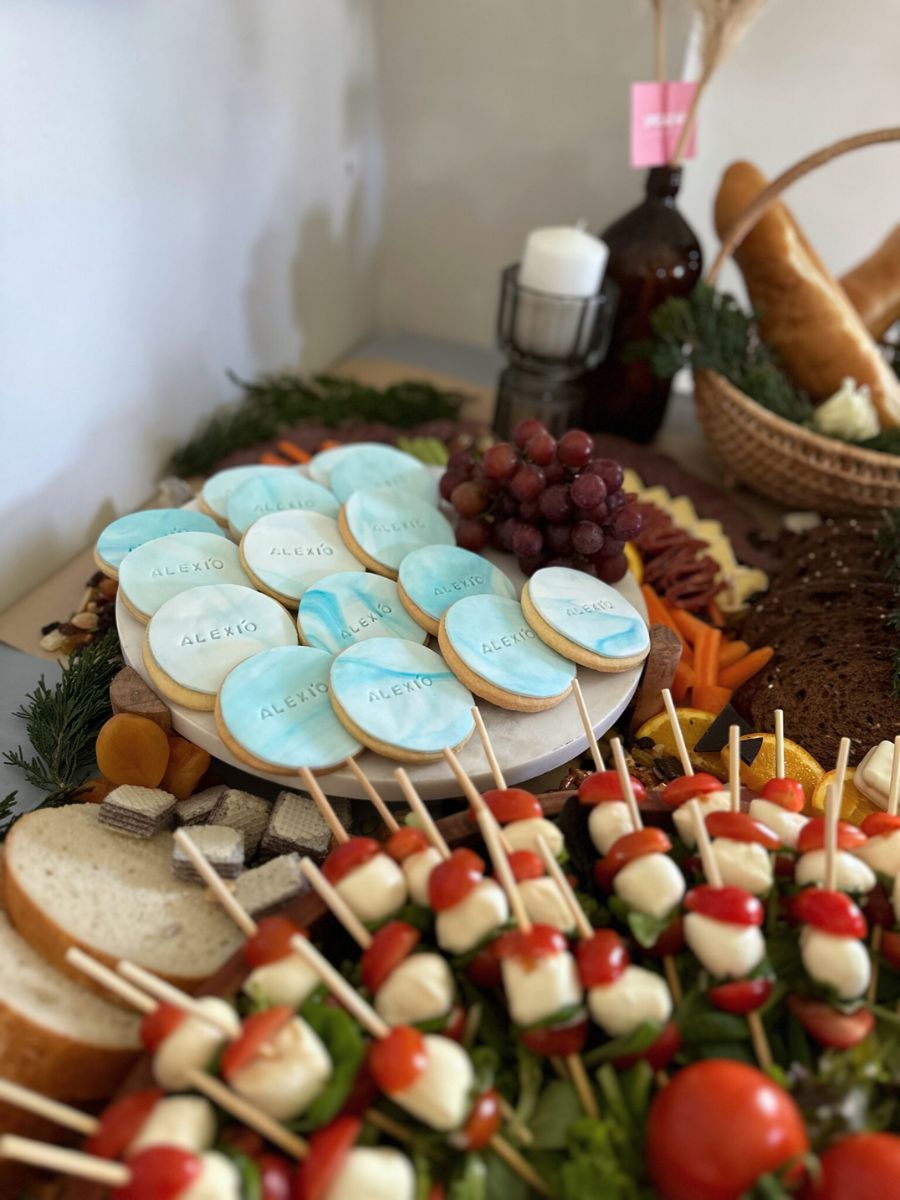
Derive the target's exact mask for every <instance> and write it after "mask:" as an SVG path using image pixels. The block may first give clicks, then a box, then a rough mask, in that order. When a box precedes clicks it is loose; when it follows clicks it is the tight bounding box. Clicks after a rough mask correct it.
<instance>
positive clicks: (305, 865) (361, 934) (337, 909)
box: [300, 858, 372, 950]
mask: <svg viewBox="0 0 900 1200" xmlns="http://www.w3.org/2000/svg"><path fill="white" fill-rule="evenodd" d="M300 869H301V870H302V871H303V874H304V875H305V876H306V878H307V879H308V880H309V885H310V887H311V888H312V889H313V891H314V892H317V893H318V895H319V898H320V899H321V900H322V901H323V903H324V904H325V906H326V908H328V909H330V910H331V912H333V913H334V915H335V916H336V917H337V919H338V920H339V921H340V923H341V924H342V925H343V927H344V928H345V929H346V930H347V932H348V933H349V934H350V936H351V937H352V938H353V940H354V942H356V944H357V946H359V947H360V949H361V950H368V948H369V947H370V946H371V945H372V935H371V933H369V931H368V929H366V927H365V925H363V923H362V921H360V919H359V917H358V916H357V915H356V913H355V912H354V911H353V909H352V908H351V907H350V905H349V904H348V903H347V901H346V900H345V899H344V897H343V896H342V895H341V894H340V892H339V891H338V890H337V888H336V887H334V885H333V884H331V883H329V882H328V880H327V879H326V878H325V876H324V875H323V874H322V872H321V871H320V870H319V868H318V867H317V866H316V864H315V863H314V862H313V860H312V859H311V858H302V859H301V860H300Z"/></svg>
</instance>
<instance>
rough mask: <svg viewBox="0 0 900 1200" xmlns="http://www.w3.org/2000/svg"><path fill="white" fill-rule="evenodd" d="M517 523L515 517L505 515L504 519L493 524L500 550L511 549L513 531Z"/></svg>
mask: <svg viewBox="0 0 900 1200" xmlns="http://www.w3.org/2000/svg"><path fill="white" fill-rule="evenodd" d="M518 523H519V522H518V521H517V520H516V519H515V517H507V519H506V520H505V521H499V522H498V523H497V524H496V525H495V526H494V533H495V540H496V542H497V545H498V546H499V547H500V549H501V550H506V551H510V550H512V539H513V533H514V532H515V529H516V526H517V525H518Z"/></svg>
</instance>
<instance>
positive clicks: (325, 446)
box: [319, 438, 344, 453]
mask: <svg viewBox="0 0 900 1200" xmlns="http://www.w3.org/2000/svg"><path fill="white" fill-rule="evenodd" d="M343 444H344V443H343V442H338V441H336V440H335V439H334V438H325V440H324V441H323V442H319V452H320V453H321V451H323V450H337V448H338V446H343Z"/></svg>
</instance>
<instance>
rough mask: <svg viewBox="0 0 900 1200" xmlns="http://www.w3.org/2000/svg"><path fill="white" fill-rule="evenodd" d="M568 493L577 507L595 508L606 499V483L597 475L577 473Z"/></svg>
mask: <svg viewBox="0 0 900 1200" xmlns="http://www.w3.org/2000/svg"><path fill="white" fill-rule="evenodd" d="M569 494H570V495H571V497H572V503H573V504H575V505H577V507H578V508H596V507H597V505H598V504H602V503H603V501H604V500H605V499H606V484H605V483H604V482H603V480H602V479H601V478H600V476H599V475H579V476H578V477H577V479H574V480H573V481H572V490H571V492H570V493H569Z"/></svg>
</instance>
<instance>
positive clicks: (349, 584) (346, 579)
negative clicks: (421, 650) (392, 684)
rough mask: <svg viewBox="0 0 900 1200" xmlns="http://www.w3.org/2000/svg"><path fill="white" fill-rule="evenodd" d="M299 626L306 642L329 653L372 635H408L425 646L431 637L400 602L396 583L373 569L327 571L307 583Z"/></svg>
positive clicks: (376, 636) (409, 638)
mask: <svg viewBox="0 0 900 1200" xmlns="http://www.w3.org/2000/svg"><path fill="white" fill-rule="evenodd" d="M297 628H298V629H299V631H300V640H301V641H302V642H305V643H306V644H307V645H308V646H317V647H318V648H319V649H320V650H327V651H328V653H329V654H340V653H341V651H342V650H346V649H347V647H348V646H353V645H355V644H356V643H357V642H364V641H366V639H367V638H378V637H396V638H404V639H405V640H407V641H410V642H418V643H419V645H421V644H422V643H423V642H424V641H425V639H426V638H427V636H428V634H427V633H426V632H425V630H424V629H421V628H420V627H419V626H418V625H417V624H416V623H415V621H414V620H413V619H412V617H411V616H410V615H409V613H408V612H407V611H406V609H405V608H404V607H403V605H402V604H401V603H400V597H399V596H398V594H397V585H396V583H394V581H393V580H392V579H385V577H384V576H383V575H373V574H372V572H371V571H366V572H364V573H363V574H361V575H357V574H355V573H351V572H349V571H345V572H343V573H342V574H340V575H328V576H326V577H325V579H320V580H319V581H318V582H317V583H314V584H313V585H312V587H308V588H307V589H306V591H305V592H304V593H303V595H302V596H301V597H300V608H299V610H298V612H297Z"/></svg>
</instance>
